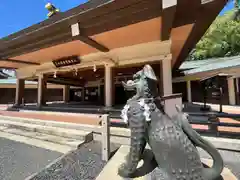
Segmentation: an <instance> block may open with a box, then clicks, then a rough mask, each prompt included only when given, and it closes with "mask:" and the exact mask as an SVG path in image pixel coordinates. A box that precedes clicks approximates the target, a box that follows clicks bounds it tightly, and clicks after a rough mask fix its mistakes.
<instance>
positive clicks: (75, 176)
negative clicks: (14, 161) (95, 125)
mask: <svg viewBox="0 0 240 180" xmlns="http://www.w3.org/2000/svg"><path fill="white" fill-rule="evenodd" d="M118 147H119V146H117V145H114V144H112V145H111V150H112V152H113V151H115V150H116V149H117V148H118ZM105 164H106V162H105V161H102V159H101V143H100V142H97V141H92V142H90V143H87V144H84V145H82V146H81V147H80V148H79V149H78V150H75V151H72V152H69V153H68V154H66V155H64V156H62V157H61V158H59V159H57V160H56V161H55V162H53V163H52V164H51V165H50V166H49V167H47V168H45V169H44V170H42V171H41V172H40V173H38V174H37V175H35V176H33V177H32V178H30V179H29V180H93V179H95V178H96V177H97V175H98V174H99V173H100V172H101V170H102V169H103V167H104V166H105Z"/></svg>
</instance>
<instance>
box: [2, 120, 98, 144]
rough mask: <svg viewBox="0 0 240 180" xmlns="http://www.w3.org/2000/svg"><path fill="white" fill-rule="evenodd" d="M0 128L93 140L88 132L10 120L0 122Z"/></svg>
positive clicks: (86, 140)
mask: <svg viewBox="0 0 240 180" xmlns="http://www.w3.org/2000/svg"><path fill="white" fill-rule="evenodd" d="M0 126H4V127H8V128H13V129H21V130H26V131H30V132H38V133H44V134H48V135H53V136H60V137H65V138H71V139H76V140H80V141H84V142H89V141H91V140H93V133H92V132H89V131H82V130H74V129H66V128H59V127H52V126H43V125H37V124H28V123H22V122H16V121H10V120H0Z"/></svg>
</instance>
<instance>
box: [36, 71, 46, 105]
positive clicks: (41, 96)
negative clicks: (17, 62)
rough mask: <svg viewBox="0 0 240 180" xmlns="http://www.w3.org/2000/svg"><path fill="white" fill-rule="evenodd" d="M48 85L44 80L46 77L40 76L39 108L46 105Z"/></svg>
mask: <svg viewBox="0 0 240 180" xmlns="http://www.w3.org/2000/svg"><path fill="white" fill-rule="evenodd" d="M46 88H47V83H46V80H45V78H44V75H39V76H38V99H37V104H38V106H42V105H45V104H46V100H45V97H44V96H45V93H46Z"/></svg>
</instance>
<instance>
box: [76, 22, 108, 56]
mask: <svg viewBox="0 0 240 180" xmlns="http://www.w3.org/2000/svg"><path fill="white" fill-rule="evenodd" d="M71 31H72V37H73V40H80V41H82V42H84V43H85V44H87V45H89V46H91V47H93V48H95V49H97V50H99V51H102V52H108V51H109V49H108V48H107V47H105V46H103V45H102V44H100V43H98V42H97V41H95V40H93V39H92V38H90V37H88V36H86V35H83V34H82V31H81V30H80V26H79V23H75V24H72V25H71Z"/></svg>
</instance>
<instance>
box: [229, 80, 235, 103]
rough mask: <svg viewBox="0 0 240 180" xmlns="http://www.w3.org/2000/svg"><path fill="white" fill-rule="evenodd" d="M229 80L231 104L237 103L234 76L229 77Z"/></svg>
mask: <svg viewBox="0 0 240 180" xmlns="http://www.w3.org/2000/svg"><path fill="white" fill-rule="evenodd" d="M227 81H228V97H229V104H230V105H236V96H235V86H234V78H228V79H227Z"/></svg>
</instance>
